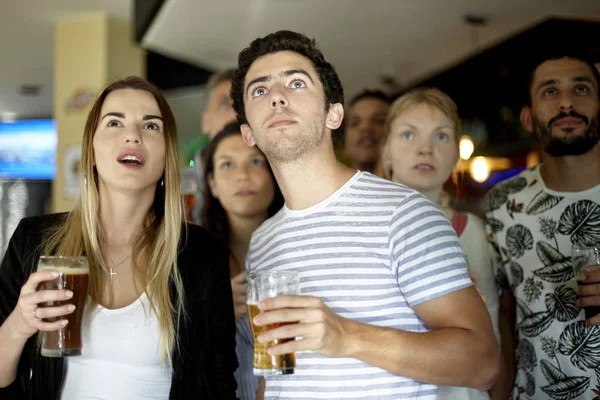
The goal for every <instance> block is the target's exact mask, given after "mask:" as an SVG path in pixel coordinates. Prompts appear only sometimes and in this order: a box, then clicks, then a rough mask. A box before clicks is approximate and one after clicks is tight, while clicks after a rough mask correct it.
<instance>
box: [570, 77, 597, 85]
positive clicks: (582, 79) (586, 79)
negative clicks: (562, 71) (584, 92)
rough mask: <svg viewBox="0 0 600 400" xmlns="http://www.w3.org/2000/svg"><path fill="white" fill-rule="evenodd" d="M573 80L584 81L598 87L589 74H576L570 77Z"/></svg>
mask: <svg viewBox="0 0 600 400" xmlns="http://www.w3.org/2000/svg"><path fill="white" fill-rule="evenodd" d="M569 80H570V81H571V82H578V83H579V82H583V83H589V84H590V85H592V87H596V84H595V83H594V81H593V80H591V79H590V78H588V77H587V76H576V77H574V78H571V79H569Z"/></svg>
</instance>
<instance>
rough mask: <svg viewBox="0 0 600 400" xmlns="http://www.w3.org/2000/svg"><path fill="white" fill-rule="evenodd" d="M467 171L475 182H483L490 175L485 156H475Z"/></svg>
mask: <svg viewBox="0 0 600 400" xmlns="http://www.w3.org/2000/svg"><path fill="white" fill-rule="evenodd" d="M469 172H470V174H471V178H473V180H474V181H475V182H479V183H481V182H485V181H486V180H487V178H489V177H490V167H489V165H488V162H487V160H486V159H485V157H475V158H474V159H473V161H472V162H471V169H470V171H469Z"/></svg>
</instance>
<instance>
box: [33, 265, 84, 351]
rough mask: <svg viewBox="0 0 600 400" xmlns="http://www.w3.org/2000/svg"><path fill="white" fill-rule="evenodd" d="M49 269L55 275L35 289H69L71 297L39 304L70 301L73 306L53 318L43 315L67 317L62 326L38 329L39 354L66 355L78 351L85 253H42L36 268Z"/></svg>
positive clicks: (40, 269) (60, 318)
mask: <svg viewBox="0 0 600 400" xmlns="http://www.w3.org/2000/svg"><path fill="white" fill-rule="evenodd" d="M46 269H49V270H52V271H56V272H58V274H59V275H58V277H57V278H56V279H54V280H51V281H45V282H42V283H41V284H40V286H39V287H38V290H70V291H72V292H73V297H71V298H70V299H68V300H65V301H48V302H46V303H43V304H40V307H59V306H62V305H65V304H73V305H74V306H75V307H76V308H75V311H73V312H72V313H70V314H67V315H65V316H61V317H55V318H46V319H44V321H45V322H55V321H59V320H62V319H67V320H68V321H69V323H68V324H67V326H65V327H64V328H61V329H59V330H57V331H52V332H41V334H42V355H43V356H45V357H66V356H79V355H81V347H82V346H81V323H82V320H83V312H84V308H85V303H86V299H87V293H88V276H89V272H90V271H89V267H88V262H87V258H86V257H49V256H42V257H40V260H39V262H38V268H37V270H38V271H43V270H46Z"/></svg>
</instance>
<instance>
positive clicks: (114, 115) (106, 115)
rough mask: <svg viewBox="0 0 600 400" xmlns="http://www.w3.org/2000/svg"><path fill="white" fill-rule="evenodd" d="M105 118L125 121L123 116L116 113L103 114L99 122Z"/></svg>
mask: <svg viewBox="0 0 600 400" xmlns="http://www.w3.org/2000/svg"><path fill="white" fill-rule="evenodd" d="M106 117H117V118H123V119H125V114H123V113H118V112H109V113H106V114H104V116H103V117H102V118H101V119H100V121H102V120H103V119H104V118H106Z"/></svg>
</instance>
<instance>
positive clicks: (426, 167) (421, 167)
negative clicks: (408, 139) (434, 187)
mask: <svg viewBox="0 0 600 400" xmlns="http://www.w3.org/2000/svg"><path fill="white" fill-rule="evenodd" d="M415 169H416V170H417V171H435V168H434V166H433V165H431V164H418V165H417V166H415Z"/></svg>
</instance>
